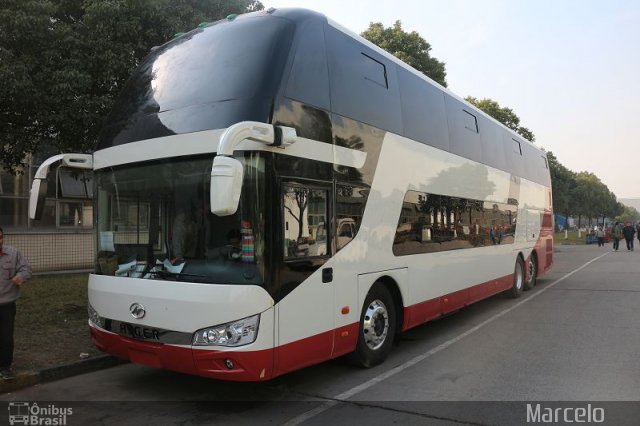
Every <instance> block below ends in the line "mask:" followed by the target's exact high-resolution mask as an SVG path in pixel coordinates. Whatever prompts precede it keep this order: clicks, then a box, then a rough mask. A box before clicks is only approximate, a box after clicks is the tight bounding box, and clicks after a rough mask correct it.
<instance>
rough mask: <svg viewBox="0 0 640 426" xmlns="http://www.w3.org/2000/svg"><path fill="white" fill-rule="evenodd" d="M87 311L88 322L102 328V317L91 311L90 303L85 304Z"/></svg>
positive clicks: (93, 310)
mask: <svg viewBox="0 0 640 426" xmlns="http://www.w3.org/2000/svg"><path fill="white" fill-rule="evenodd" d="M87 311H88V314H89V321H91V322H92V323H93V324H94V325H96V326H98V327H100V328H104V324H103V320H102V317H101V316H100V315H98V312H96V310H95V309H93V306H91V304H90V303H87Z"/></svg>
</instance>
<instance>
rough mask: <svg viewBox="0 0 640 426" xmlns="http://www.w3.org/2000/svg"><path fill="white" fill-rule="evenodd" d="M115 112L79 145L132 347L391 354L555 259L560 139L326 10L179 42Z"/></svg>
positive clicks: (277, 356) (99, 330)
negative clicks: (479, 103)
mask: <svg viewBox="0 0 640 426" xmlns="http://www.w3.org/2000/svg"><path fill="white" fill-rule="evenodd" d="M256 39H257V40H262V42H261V43H258V46H254V44H255V43H254V42H255V40H256ZM230 40H233V43H230ZM212 46H217V47H218V48H219V50H221V51H223V52H222V53H220V52H219V51H217V50H215V49H214V48H213V47H212ZM225 46H228V49H227V50H226V51H225ZM243 46H244V47H246V50H243V48H244V47H243ZM207 49H208V50H207ZM207 52H209V53H207ZM225 52H226V53H225ZM207 54H209V55H211V58H209V59H207V56H206V55H207ZM216 55H218V56H216ZM220 55H222V56H220ZM224 55H228V57H225V56H224ZM247 57H249V59H247ZM203 58H204V59H207V60H209V62H206V61H204V60H203ZM200 66H201V67H202V69H200V68H199V67H200ZM208 67H209V68H211V69H209V68H208ZM229 67H230V68H229ZM183 71H184V72H183ZM199 73H200V74H199ZM225 79H226V80H225ZM233 79H238V81H231V80H233ZM248 79H251V81H250V83H247V81H248ZM256 80H257V82H256ZM212 86H216V87H212ZM218 86H220V87H218ZM247 86H250V87H249V88H247ZM207 97H208V98H207ZM400 99H402V102H401V101H400ZM108 123H109V124H108V125H107V127H106V128H105V131H104V132H103V136H102V137H101V140H100V141H99V143H98V146H97V149H96V150H95V152H94V153H93V155H92V156H90V159H87V158H85V157H81V158H83V161H82V163H81V164H82V165H81V166H78V167H82V168H92V169H93V171H94V182H95V189H94V194H95V215H94V217H95V220H96V226H95V228H96V244H97V259H96V272H95V273H93V274H91V275H90V278H89V304H90V307H89V311H90V315H89V316H90V318H89V326H90V330H91V335H92V337H93V340H94V343H95V344H96V346H97V347H98V348H100V349H101V350H103V351H105V352H108V353H111V354H114V355H116V356H119V357H122V358H125V359H128V360H131V361H132V362H137V363H141V364H145V365H149V366H153V367H158V368H167V369H171V370H175V371H180V372H184V373H188V374H194V375H200V376H206V377H212V378H219V379H227V380H246V381H257V380H267V379H271V378H273V377H276V376H278V375H281V374H284V373H287V372H290V371H293V370H295V369H298V368H302V367H304V366H308V365H311V364H315V363H319V362H322V361H325V360H328V359H332V358H335V357H339V356H342V355H346V354H351V356H352V357H353V358H354V360H355V361H356V362H358V363H360V364H362V365H364V366H370V365H375V364H377V363H379V362H382V361H383V360H384V358H385V357H386V355H387V354H388V352H389V350H390V349H391V343H392V341H393V339H394V337H395V336H396V335H397V334H398V333H400V332H402V331H404V330H407V329H409V328H412V327H415V326H417V325H419V324H423V323H425V322H427V321H429V320H432V319H434V318H437V317H439V316H442V315H445V314H447V313H450V312H453V311H456V310H459V309H461V308H463V307H464V306H467V305H469V304H471V303H473V302H476V301H478V300H481V299H484V298H486V297H489V296H491V295H494V294H497V293H500V292H508V293H509V294H510V295H512V296H514V297H517V296H519V295H520V293H521V291H522V290H523V289H529V288H531V287H532V286H533V285H535V281H536V277H537V276H540V275H542V274H544V273H545V272H547V271H548V270H549V268H550V267H551V265H552V262H553V255H552V253H553V240H552V219H551V218H552V212H551V205H552V203H551V184H550V177H549V170H548V165H547V163H546V156H545V154H544V152H543V151H542V150H540V149H538V148H536V147H534V146H533V145H532V144H531V143H529V142H528V141H525V140H523V139H522V138H521V137H519V136H518V135H516V134H514V133H512V132H511V131H509V130H508V129H506V128H505V127H504V126H502V125H500V124H498V123H497V122H496V121H495V120H493V119H491V118H489V117H488V116H486V115H485V114H483V113H482V112H480V111H478V110H477V109H476V108H474V107H473V106H471V105H469V104H467V103H465V102H464V101H462V100H461V99H459V98H457V97H456V96H455V95H453V94H451V93H450V92H448V91H447V90H446V89H443V88H442V87H439V86H438V85H437V84H435V83H433V82H432V81H431V80H429V79H428V78H426V77H424V76H422V75H421V74H420V73H418V72H416V71H415V70H413V69H411V68H410V67H408V66H407V65H406V64H404V63H402V62H400V61H398V60H397V59H395V58H393V57H392V56H390V55H388V54H387V53H385V52H383V51H382V50H380V49H378V48H377V47H375V46H373V45H371V44H370V43H368V42H366V41H365V40H363V39H361V38H360V37H358V36H356V35H353V34H350V33H348V32H347V31H345V30H344V29H342V28H340V27H339V26H338V25H337V24H335V23H333V22H331V21H328V20H327V19H326V18H325V17H323V16H322V15H318V14H316V13H313V12H309V11H304V10H296V9H293V10H286V9H284V10H275V11H274V10H270V11H268V12H260V13H254V14H249V15H246V16H240V17H238V18H237V19H230V20H227V21H221V22H217V23H215V24H212V25H211V26H209V27H206V28H199V29H197V30H194V31H192V32H191V33H188V34H186V35H185V36H182V37H181V38H179V39H177V40H174V41H172V42H170V43H168V44H167V45H165V46H162V47H161V48H159V49H157V50H156V51H154V52H153V53H152V54H151V55H150V56H149V57H148V58H147V59H146V60H145V62H144V63H143V64H142V65H141V66H140V68H139V70H138V71H137V72H136V74H135V75H134V76H133V77H132V79H131V80H130V82H129V83H128V86H127V87H126V88H125V89H124V91H123V95H122V97H121V99H120V100H119V101H118V102H117V104H116V106H115V108H114V112H112V115H111V117H110V119H109V120H108ZM232 126H233V127H232ZM265 126H266V127H265ZM229 129H231V130H229ZM231 133H233V135H232V134H231ZM234 135H235V136H234ZM233 138H236V139H233ZM232 139H233V141H232ZM66 158H72V157H66ZM218 158H228V159H229V160H225V161H222V162H218V163H216V160H217V159H218ZM89 160H90V161H89ZM216 164H217V166H216ZM64 166H66V167H74V163H73V162H72V161H67V162H66V163H65V164H64ZM212 166H213V170H212ZM218 166H219V167H218ZM46 167H47V168H48V167H49V163H47V166H46ZM216 167H218V168H216ZM44 175H46V170H42V171H41V172H39V173H38V177H39V179H40V180H44V177H43V176H44ZM40 180H38V181H37V183H38V185H39V182H40ZM223 186H224V189H222V188H223ZM37 195H38V190H37V187H36V185H35V184H34V190H33V192H32V205H31V207H30V208H31V210H30V211H32V212H34V213H32V215H33V214H35V212H36V210H37V209H36V205H35V204H36V198H37ZM233 197H236V200H235V201H234V200H232V198H233ZM216 206H222V207H220V209H218V210H217V208H218V207H216ZM212 211H216V212H217V213H218V214H212Z"/></svg>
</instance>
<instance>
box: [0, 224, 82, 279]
mask: <svg viewBox="0 0 640 426" xmlns="http://www.w3.org/2000/svg"><path fill="white" fill-rule="evenodd" d="M4 244H5V245H8V246H12V247H15V248H17V249H18V250H20V251H21V252H22V254H23V255H24V256H25V257H26V258H27V260H28V261H29V264H30V265H31V268H32V269H33V272H54V271H71V270H89V269H93V268H94V253H95V238H94V234H93V232H92V231H91V230H89V231H69V232H65V231H55V232H28V233H11V232H6V231H5V234H4Z"/></svg>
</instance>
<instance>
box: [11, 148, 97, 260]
mask: <svg viewBox="0 0 640 426" xmlns="http://www.w3.org/2000/svg"><path fill="white" fill-rule="evenodd" d="M41 160H42V159H41V158H35V157H34V159H30V160H28V161H26V162H25V163H24V164H23V166H22V168H21V170H19V173H18V174H13V173H9V171H7V170H4V169H2V168H1V167H0V226H2V228H3V229H4V234H5V244H7V245H11V246H14V247H17V248H19V249H20V251H22V253H23V254H24V255H25V256H26V257H27V259H28V260H29V263H30V264H31V266H32V268H33V270H34V272H49V271H60V270H78V269H93V259H94V250H95V244H94V236H93V201H92V200H91V197H92V195H93V194H92V191H93V186H92V182H91V178H90V175H85V174H84V172H82V171H80V172H77V171H71V170H69V169H64V168H59V167H53V168H51V173H50V175H49V179H48V182H47V198H46V202H45V206H44V213H43V216H42V219H41V220H39V221H37V220H30V219H29V189H30V186H31V181H32V179H33V175H34V174H35V172H36V170H37V169H38V167H37V166H38V165H39V164H40V162H41Z"/></svg>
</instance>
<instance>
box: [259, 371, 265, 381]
mask: <svg viewBox="0 0 640 426" xmlns="http://www.w3.org/2000/svg"><path fill="white" fill-rule="evenodd" d="M264 370H265V369H264V368H263V369H262V371H261V372H260V378H261V379H264Z"/></svg>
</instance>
